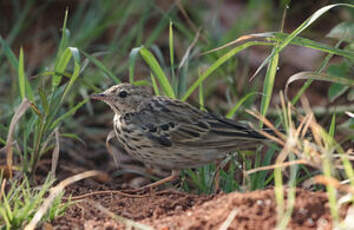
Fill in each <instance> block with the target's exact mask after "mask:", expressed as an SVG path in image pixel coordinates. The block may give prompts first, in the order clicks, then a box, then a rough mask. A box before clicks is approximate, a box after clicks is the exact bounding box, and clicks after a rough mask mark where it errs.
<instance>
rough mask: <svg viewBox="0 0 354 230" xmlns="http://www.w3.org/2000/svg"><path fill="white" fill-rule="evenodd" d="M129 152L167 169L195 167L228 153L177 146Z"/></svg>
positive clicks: (141, 159) (146, 161)
mask: <svg viewBox="0 0 354 230" xmlns="http://www.w3.org/2000/svg"><path fill="white" fill-rule="evenodd" d="M127 152H128V153H129V154H130V155H132V156H133V157H135V158H137V159H138V160H140V161H142V162H144V163H147V164H150V165H155V166H158V167H160V168H165V169H186V168H195V167H199V166H202V165H206V164H209V163H212V162H215V161H216V160H219V159H223V158H224V157H225V155H226V154H227V153H223V152H220V151H216V150H204V151H200V150H197V149H193V150H188V149H185V148H183V149H180V148H176V147H163V148H159V149H153V148H150V149H146V148H142V149H139V150H137V151H128V150H127Z"/></svg>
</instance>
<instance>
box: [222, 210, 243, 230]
mask: <svg viewBox="0 0 354 230" xmlns="http://www.w3.org/2000/svg"><path fill="white" fill-rule="evenodd" d="M238 211H239V210H238V209H236V208H235V209H233V210H232V211H231V212H230V214H229V216H228V217H227V218H226V220H225V222H224V223H223V224H222V225H221V226H220V228H219V230H227V229H228V228H229V226H230V224H231V223H232V221H233V220H234V219H235V216H236V215H237V213H238Z"/></svg>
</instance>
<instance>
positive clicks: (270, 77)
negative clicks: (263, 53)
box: [260, 54, 279, 127]
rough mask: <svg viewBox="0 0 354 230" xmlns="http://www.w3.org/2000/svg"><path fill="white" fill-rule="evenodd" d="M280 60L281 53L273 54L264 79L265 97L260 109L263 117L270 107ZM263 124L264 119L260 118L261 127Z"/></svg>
mask: <svg viewBox="0 0 354 230" xmlns="http://www.w3.org/2000/svg"><path fill="white" fill-rule="evenodd" d="M278 61H279V54H276V55H274V56H273V58H272V60H271V62H270V63H269V65H268V69H267V73H266V76H265V79H264V83H263V97H262V101H261V111H260V112H261V114H262V116H263V117H265V116H266V114H267V111H268V107H269V104H270V101H271V98H272V93H273V87H274V80H275V75H276V74H277V68H278ZM262 126H263V121H262V120H260V127H262Z"/></svg>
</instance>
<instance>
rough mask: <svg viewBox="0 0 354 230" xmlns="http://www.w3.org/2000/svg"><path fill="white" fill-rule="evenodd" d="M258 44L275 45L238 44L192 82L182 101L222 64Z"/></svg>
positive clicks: (257, 42)
mask: <svg viewBox="0 0 354 230" xmlns="http://www.w3.org/2000/svg"><path fill="white" fill-rule="evenodd" d="M256 45H264V46H267V45H273V44H272V43H269V42H259V41H250V42H246V43H245V44H242V45H240V46H237V47H235V48H233V49H232V50H230V51H229V52H227V53H226V54H224V55H223V56H221V57H220V58H219V59H218V60H216V61H215V62H214V63H213V64H212V65H211V66H210V67H209V68H208V69H207V70H206V71H205V72H204V73H202V74H201V75H200V76H199V78H198V79H197V80H196V81H195V82H194V83H193V84H192V86H190V87H189V89H188V90H187V92H186V93H185V94H184V96H183V97H182V101H185V100H187V98H188V97H189V96H190V95H191V94H192V93H193V92H194V90H195V89H196V88H197V87H199V85H200V83H201V82H203V81H204V80H205V79H206V78H207V77H209V76H210V74H212V73H213V72H214V71H215V70H216V69H218V68H219V67H220V66H221V65H222V64H224V63H225V62H226V61H228V60H230V59H231V58H233V56H234V55H235V54H237V53H239V52H240V51H242V50H244V49H246V48H248V47H251V46H256Z"/></svg>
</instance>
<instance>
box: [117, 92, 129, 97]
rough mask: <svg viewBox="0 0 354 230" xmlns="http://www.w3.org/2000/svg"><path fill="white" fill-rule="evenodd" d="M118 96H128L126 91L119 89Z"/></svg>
mask: <svg viewBox="0 0 354 230" xmlns="http://www.w3.org/2000/svg"><path fill="white" fill-rule="evenodd" d="M118 96H119V97H121V98H125V97H127V96H128V93H127V91H121V92H119V94H118Z"/></svg>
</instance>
